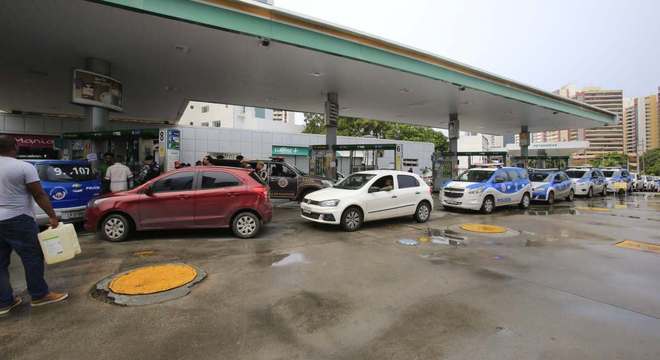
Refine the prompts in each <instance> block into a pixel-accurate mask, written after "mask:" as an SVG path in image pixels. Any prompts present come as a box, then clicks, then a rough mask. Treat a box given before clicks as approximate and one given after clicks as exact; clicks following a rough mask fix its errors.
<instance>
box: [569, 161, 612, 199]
mask: <svg viewBox="0 0 660 360" xmlns="http://www.w3.org/2000/svg"><path fill="white" fill-rule="evenodd" d="M564 172H565V173H566V175H568V177H569V178H571V180H572V181H573V184H575V195H580V196H586V197H589V198H590V197H593V196H594V195H603V196H605V195H607V183H606V182H605V175H603V172H602V171H601V170H600V169H596V168H591V167H576V168H570V169H567V170H566V171H564Z"/></svg>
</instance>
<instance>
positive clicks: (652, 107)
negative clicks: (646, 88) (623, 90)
mask: <svg viewBox="0 0 660 360" xmlns="http://www.w3.org/2000/svg"><path fill="white" fill-rule="evenodd" d="M659 97H660V89H659V93H658V94H656V95H651V96H647V97H645V98H644V125H645V133H644V135H645V137H646V144H645V147H644V152H646V151H649V150H653V149H657V148H660V132H659V131H660V117H659V114H658V112H659V111H660V110H659V109H658V107H659V106H660V102H659V101H658V98H659Z"/></svg>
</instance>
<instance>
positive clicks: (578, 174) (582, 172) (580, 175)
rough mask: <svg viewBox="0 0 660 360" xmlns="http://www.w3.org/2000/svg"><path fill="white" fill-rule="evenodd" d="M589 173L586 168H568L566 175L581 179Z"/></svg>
mask: <svg viewBox="0 0 660 360" xmlns="http://www.w3.org/2000/svg"><path fill="white" fill-rule="evenodd" d="M586 174H587V171H585V170H568V171H567V172H566V175H568V177H569V178H571V179H581V178H583V177H584V176H585V175H586Z"/></svg>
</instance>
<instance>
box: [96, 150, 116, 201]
mask: <svg viewBox="0 0 660 360" xmlns="http://www.w3.org/2000/svg"><path fill="white" fill-rule="evenodd" d="M114 162H115V155H114V154H113V153H111V152H107V153H105V154H103V160H101V161H99V164H98V166H97V170H98V172H99V174H98V175H99V178H100V180H101V185H102V186H101V191H102V192H103V193H106V192H108V191H111V190H110V184H109V183H108V181H107V180H106V179H105V174H106V172H107V171H108V168H109V167H110V166H112V164H114Z"/></svg>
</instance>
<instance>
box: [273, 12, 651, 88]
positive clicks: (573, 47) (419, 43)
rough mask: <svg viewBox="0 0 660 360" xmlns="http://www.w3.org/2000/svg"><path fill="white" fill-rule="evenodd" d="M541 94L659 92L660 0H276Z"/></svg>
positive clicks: (314, 15)
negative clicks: (588, 89) (571, 87)
mask: <svg viewBox="0 0 660 360" xmlns="http://www.w3.org/2000/svg"><path fill="white" fill-rule="evenodd" d="M275 5H276V6H278V7H281V8H285V9H289V10H292V11H295V12H297V13H301V14H304V15H308V16H312V17H315V18H319V19H322V20H326V21H329V22H332V23H335V24H338V25H343V26H348V27H350V28H353V29H355V30H360V31H363V32H366V33H369V34H372V35H376V36H379V37H382V38H385V39H388V40H393V41H396V42H400V43H403V44H406V45H409V46H412V47H416V48H419V49H422V50H426V51H429V52H432V53H435V54H437V55H440V56H444V57H447V58H450V59H453V60H456V61H459V62H463V63H466V64H468V65H471V66H474V67H477V68H480V69H483V70H486V71H489V72H493V73H495V74H497V75H501V76H504V77H507V78H510V79H513V80H516V81H519V82H522V83H525V84H528V85H532V86H535V87H538V88H541V89H543V90H548V91H552V90H555V89H558V88H559V87H561V86H562V85H565V84H569V83H570V84H575V85H577V86H578V87H583V86H600V87H604V88H612V89H623V90H624V96H625V97H631V96H644V95H649V94H655V93H657V88H658V86H660V0H617V1H615V0H406V1H394V0H380V1H376V0H332V1H331V0H275Z"/></svg>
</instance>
